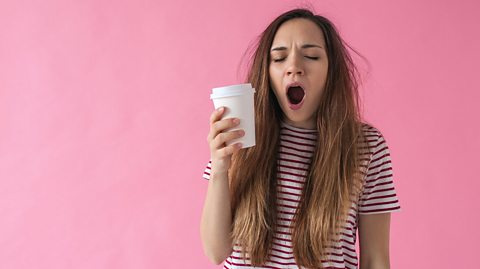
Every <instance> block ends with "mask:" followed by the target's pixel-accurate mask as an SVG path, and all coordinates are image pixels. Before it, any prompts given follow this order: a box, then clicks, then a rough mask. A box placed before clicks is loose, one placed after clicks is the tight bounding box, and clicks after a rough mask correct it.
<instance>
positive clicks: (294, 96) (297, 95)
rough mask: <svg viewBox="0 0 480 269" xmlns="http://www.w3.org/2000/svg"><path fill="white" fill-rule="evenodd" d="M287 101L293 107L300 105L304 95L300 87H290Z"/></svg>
mask: <svg viewBox="0 0 480 269" xmlns="http://www.w3.org/2000/svg"><path fill="white" fill-rule="evenodd" d="M287 95H288V99H289V100H290V102H291V103H292V104H294V105H296V104H298V103H300V102H301V101H302V99H303V96H304V95H305V93H304V92H303V89H302V88H301V87H291V88H289V89H288V93H287Z"/></svg>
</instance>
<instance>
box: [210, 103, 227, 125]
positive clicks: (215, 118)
mask: <svg viewBox="0 0 480 269" xmlns="http://www.w3.org/2000/svg"><path fill="white" fill-rule="evenodd" d="M224 111H225V107H223V106H222V107H219V108H217V109H215V111H213V112H212V114H211V115H210V125H212V124H213V123H214V122H216V121H218V120H220V119H221V117H222V114H223V112H224Z"/></svg>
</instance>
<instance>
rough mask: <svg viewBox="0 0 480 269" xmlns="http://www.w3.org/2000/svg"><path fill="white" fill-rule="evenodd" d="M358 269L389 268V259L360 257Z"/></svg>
mask: <svg viewBox="0 0 480 269" xmlns="http://www.w3.org/2000/svg"><path fill="white" fill-rule="evenodd" d="M360 269H390V261H389V259H388V257H387V258H370V259H367V258H360Z"/></svg>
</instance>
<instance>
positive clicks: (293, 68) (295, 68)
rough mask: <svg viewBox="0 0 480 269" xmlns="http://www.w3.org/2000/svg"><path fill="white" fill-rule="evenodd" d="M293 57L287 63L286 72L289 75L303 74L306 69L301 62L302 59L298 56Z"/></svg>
mask: <svg viewBox="0 0 480 269" xmlns="http://www.w3.org/2000/svg"><path fill="white" fill-rule="evenodd" d="M291 58H292V59H291V60H290V62H289V64H288V65H287V70H286V73H287V75H288V76H290V75H292V74H293V75H303V74H304V70H303V66H302V64H301V61H300V60H299V59H298V57H296V56H293V57H291Z"/></svg>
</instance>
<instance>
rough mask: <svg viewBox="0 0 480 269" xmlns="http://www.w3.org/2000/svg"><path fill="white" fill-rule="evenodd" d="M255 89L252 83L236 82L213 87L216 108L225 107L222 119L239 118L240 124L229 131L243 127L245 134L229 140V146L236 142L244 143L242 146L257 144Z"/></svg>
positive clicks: (212, 95) (211, 96)
mask: <svg viewBox="0 0 480 269" xmlns="http://www.w3.org/2000/svg"><path fill="white" fill-rule="evenodd" d="M254 94H255V89H254V88H252V85H251V84H250V83H246V84H236V85H230V86H224V87H217V88H213V89H212V94H210V99H211V100H212V101H213V105H214V107H215V109H217V108H219V107H222V106H223V107H225V112H224V114H223V117H222V119H228V118H238V119H240V124H239V125H237V126H235V127H234V128H231V129H228V130H227V131H233V130H239V129H242V130H244V131H245V135H244V136H243V137H240V138H236V139H233V140H230V141H228V142H227V143H226V144H227V146H229V145H231V144H235V143H239V142H240V143H242V148H249V147H253V146H255V108H254V98H253V96H254Z"/></svg>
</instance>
